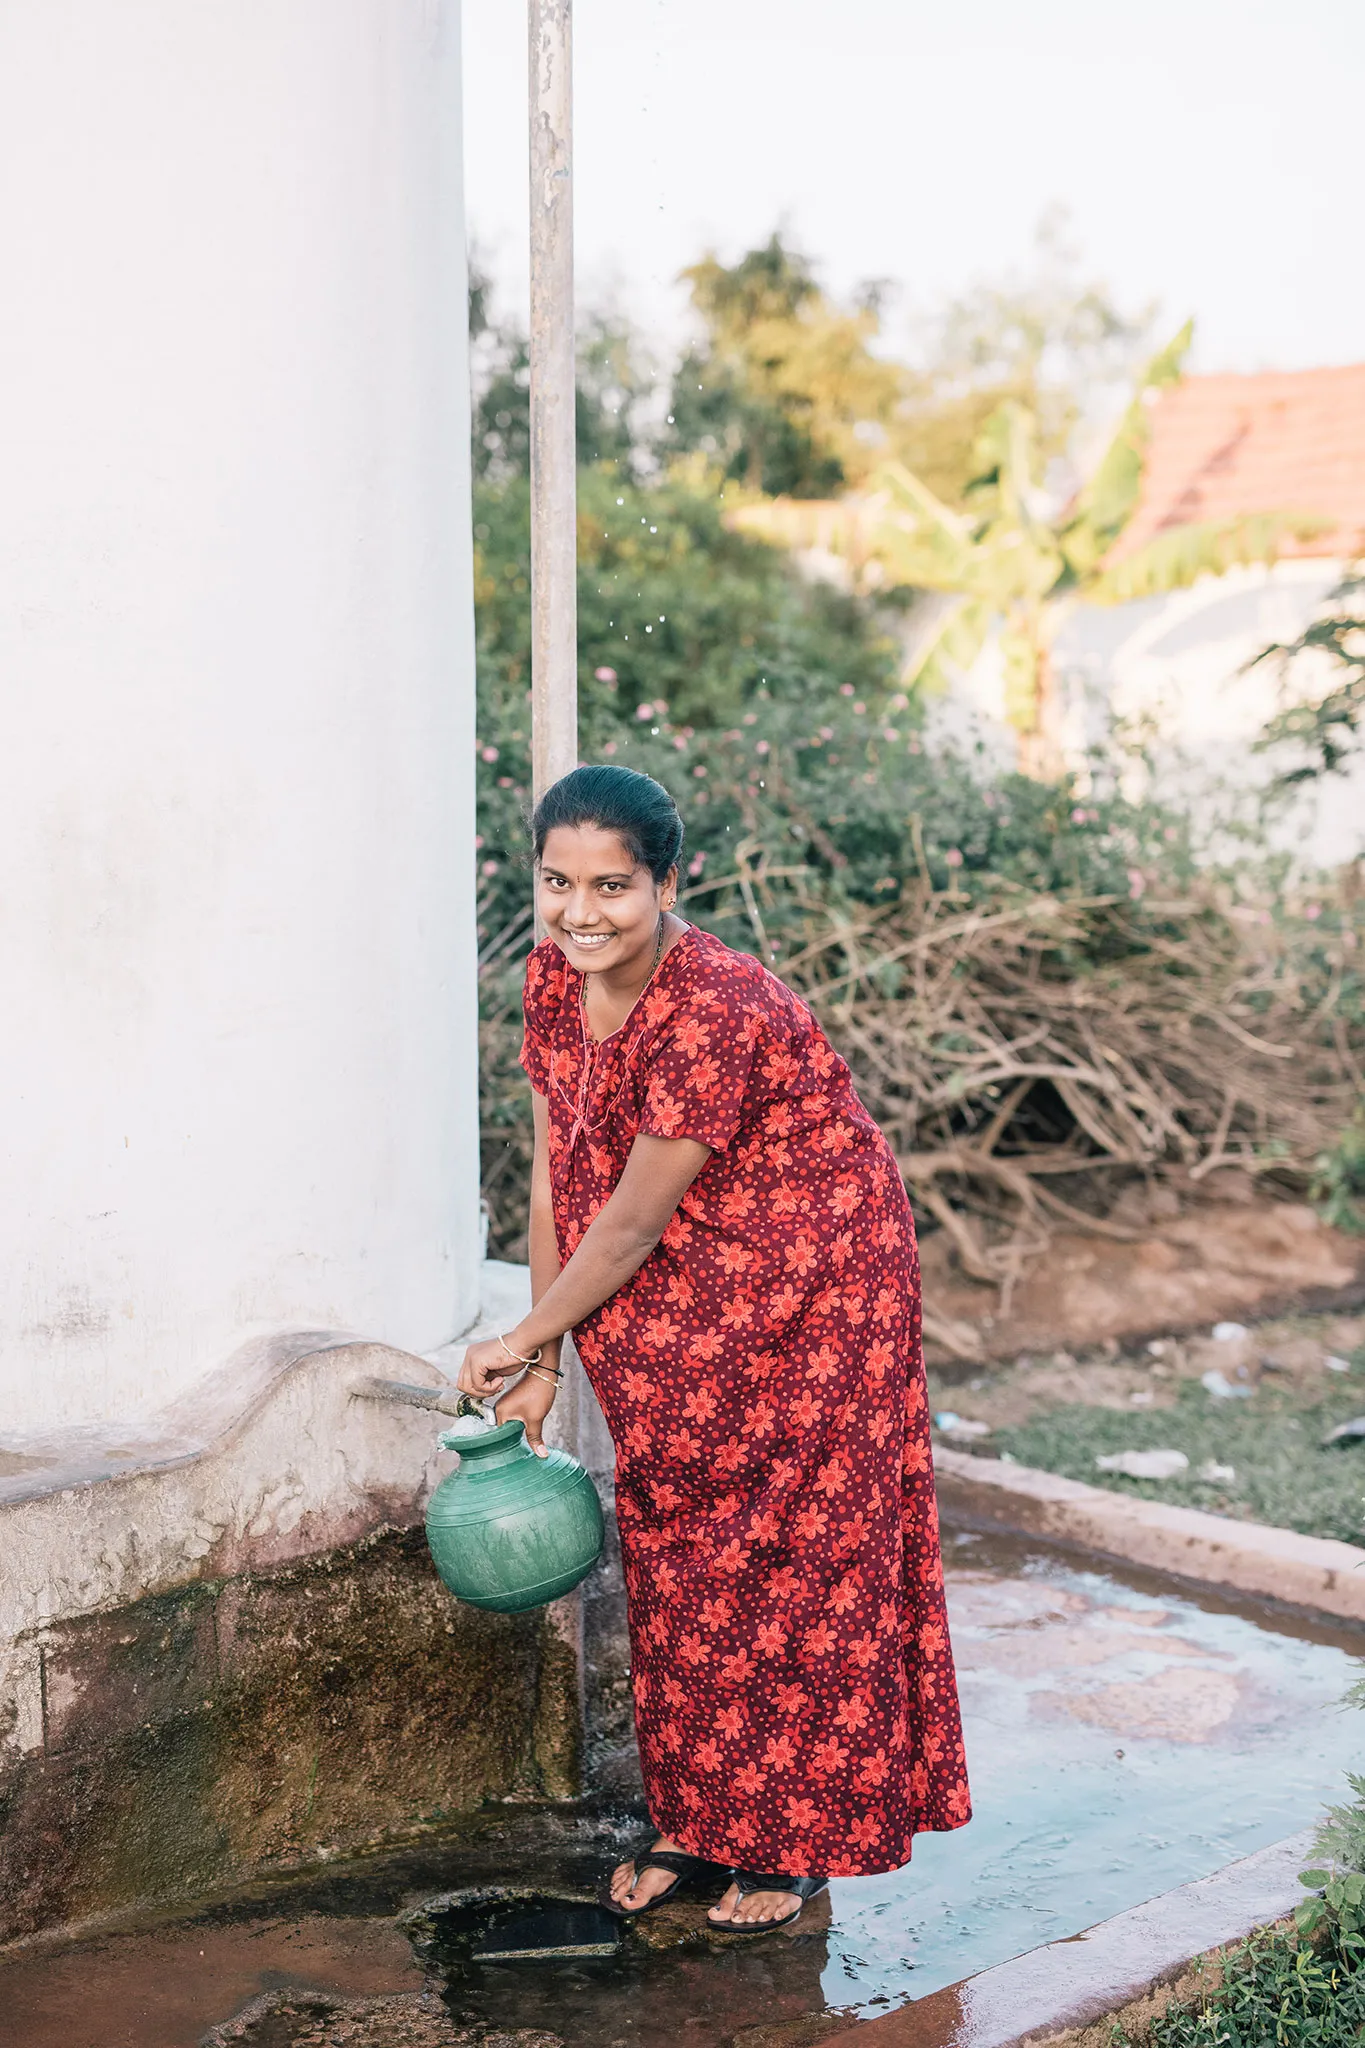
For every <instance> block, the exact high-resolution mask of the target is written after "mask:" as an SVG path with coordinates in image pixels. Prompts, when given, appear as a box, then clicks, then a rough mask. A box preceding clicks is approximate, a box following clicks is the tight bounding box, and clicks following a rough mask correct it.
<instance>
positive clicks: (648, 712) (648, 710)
mask: <svg viewBox="0 0 1365 2048" xmlns="http://www.w3.org/2000/svg"><path fill="white" fill-rule="evenodd" d="M635 716H636V717H637V718H638V719H640V720H642V721H643V720H644V719H646V718H652V717H653V716H654V706H653V705H652V704H637V705H636V707H635Z"/></svg>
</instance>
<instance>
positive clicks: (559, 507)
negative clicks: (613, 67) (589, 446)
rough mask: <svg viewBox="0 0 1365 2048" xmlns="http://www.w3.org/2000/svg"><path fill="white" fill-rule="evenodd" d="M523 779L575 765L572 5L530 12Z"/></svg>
mask: <svg viewBox="0 0 1365 2048" xmlns="http://www.w3.org/2000/svg"><path fill="white" fill-rule="evenodd" d="M529 6H530V45H531V47H530V59H531V63H530V115H531V775H532V786H533V789H534V793H535V796H536V797H537V798H539V797H540V796H541V794H542V792H543V791H544V790H546V789H547V788H548V787H549V785H550V784H551V783H552V782H554V781H555V780H556V779H557V778H558V777H559V776H561V775H566V774H567V773H568V771H569V770H570V769H571V768H573V767H575V766H576V765H577V762H578V594H577V588H576V576H577V501H576V493H575V477H574V469H575V454H576V451H575V434H574V302H573V39H572V23H573V0H529Z"/></svg>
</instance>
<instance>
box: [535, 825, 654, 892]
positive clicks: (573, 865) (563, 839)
mask: <svg viewBox="0 0 1365 2048" xmlns="http://www.w3.org/2000/svg"><path fill="white" fill-rule="evenodd" d="M540 864H541V867H542V868H551V869H553V870H554V872H555V873H556V874H558V875H564V876H567V878H568V879H569V880H570V881H589V882H604V881H607V880H615V879H617V878H619V877H625V878H626V879H629V878H630V877H631V876H632V875H634V874H635V873H636V871H637V863H636V861H635V859H634V857H633V856H632V854H631V851H630V849H629V847H628V846H626V845H625V844H624V843H623V841H622V840H621V839H620V838H619V837H618V836H617V834H616V833H615V832H604V831H603V830H602V828H601V827H600V826H599V825H556V826H555V828H554V830H553V831H551V832H547V833H546V835H545V846H544V850H543V851H542V853H541V856H540Z"/></svg>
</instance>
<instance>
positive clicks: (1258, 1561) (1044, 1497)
mask: <svg viewBox="0 0 1365 2048" xmlns="http://www.w3.org/2000/svg"><path fill="white" fill-rule="evenodd" d="M934 1467H935V1471H936V1474H937V1482H938V1498H939V1505H940V1507H941V1508H942V1509H943V1511H944V1512H945V1514H946V1515H948V1516H949V1517H951V1518H953V1519H955V1520H960V1521H965V1522H969V1523H976V1524H978V1525H981V1524H984V1525H986V1526H988V1527H991V1528H997V1529H1010V1530H1014V1531H1017V1532H1019V1533H1022V1534H1024V1535H1027V1536H1043V1537H1048V1538H1051V1539H1052V1540H1053V1541H1055V1542H1060V1543H1068V1544H1075V1545H1078V1546H1079V1547H1081V1548H1082V1549H1085V1550H1089V1551H1092V1552H1096V1553H1099V1554H1100V1555H1103V1556H1107V1557H1112V1558H1120V1559H1123V1560H1125V1561H1126V1562H1128V1563H1130V1564H1142V1565H1147V1566H1148V1567H1149V1568H1150V1569H1151V1570H1153V1571H1160V1572H1168V1573H1171V1574H1172V1575H1174V1576H1175V1577H1177V1578H1182V1579H1194V1580H1196V1581H1198V1582H1199V1583H1200V1584H1202V1585H1206V1586H1230V1587H1232V1588H1234V1589H1235V1590H1236V1591H1237V1592H1239V1593H1251V1594H1259V1595H1260V1596H1261V1597H1263V1598H1265V1599H1271V1600H1283V1601H1285V1602H1286V1603H1287V1604H1288V1605H1290V1606H1293V1607H1306V1608H1309V1609H1311V1610H1312V1611H1313V1612H1314V1613H1317V1614H1332V1615H1336V1616H1338V1617H1339V1618H1341V1619H1343V1620H1346V1621H1356V1622H1362V1623H1365V1550H1362V1549H1359V1548H1358V1547H1357V1546H1356V1545H1355V1544H1353V1543H1337V1542H1332V1541H1329V1540H1328V1539H1327V1538H1325V1537H1321V1536H1300V1535H1299V1534H1298V1533H1297V1531H1295V1530H1293V1529H1270V1528H1266V1527H1265V1526H1264V1525H1263V1524H1262V1523H1260V1522H1234V1521H1231V1520H1229V1519H1227V1518H1225V1517H1224V1516H1222V1515H1209V1514H1204V1513H1202V1512H1201V1511H1200V1510H1199V1509H1197V1508H1178V1507H1167V1506H1166V1505H1165V1503H1164V1502H1162V1501H1154V1500H1138V1499H1135V1498H1134V1497H1132V1496H1131V1495H1127V1494H1121V1493H1111V1492H1109V1491H1108V1490H1107V1489H1105V1488H1104V1487H1100V1486H1085V1485H1083V1484H1082V1483H1081V1482H1080V1481H1079V1480H1076V1479H1060V1478H1058V1476H1057V1475H1056V1473H1054V1472H1039V1471H1035V1470H1034V1469H1033V1468H1032V1467H1031V1466H1028V1465H1006V1464H1004V1463H1002V1462H1001V1460H999V1459H998V1458H977V1457H973V1456H972V1455H971V1454H970V1453H969V1452H966V1451H950V1450H946V1449H944V1448H942V1447H936V1448H935V1452H934Z"/></svg>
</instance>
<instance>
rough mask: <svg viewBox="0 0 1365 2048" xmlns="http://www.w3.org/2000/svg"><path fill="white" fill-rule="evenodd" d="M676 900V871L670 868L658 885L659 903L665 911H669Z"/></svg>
mask: <svg viewBox="0 0 1365 2048" xmlns="http://www.w3.org/2000/svg"><path fill="white" fill-rule="evenodd" d="M677 900H678V870H677V869H676V868H670V869H669V871H668V873H667V874H666V875H665V876H664V878H663V880H662V882H660V884H659V901H660V903H661V905H662V907H663V908H664V909H665V910H671V909H672V908H673V906H674V904H675V903H676V902H677Z"/></svg>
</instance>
